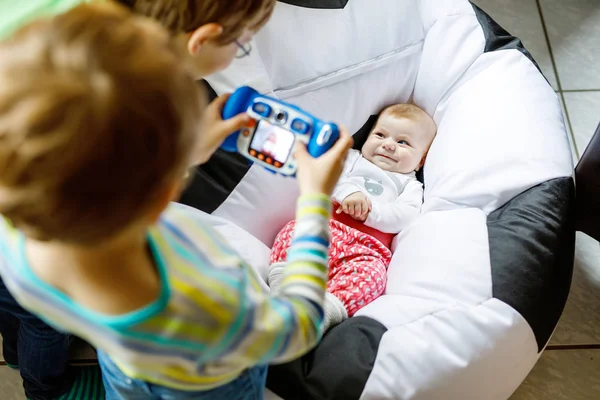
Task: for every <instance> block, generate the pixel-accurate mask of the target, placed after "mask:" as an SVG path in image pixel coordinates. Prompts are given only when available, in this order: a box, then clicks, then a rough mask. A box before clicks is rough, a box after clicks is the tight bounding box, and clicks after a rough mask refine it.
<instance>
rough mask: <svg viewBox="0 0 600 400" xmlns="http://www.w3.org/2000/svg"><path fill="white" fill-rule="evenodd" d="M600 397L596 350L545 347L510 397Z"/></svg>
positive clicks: (524, 399) (523, 399)
mask: <svg viewBox="0 0 600 400" xmlns="http://www.w3.org/2000/svg"><path fill="white" fill-rule="evenodd" d="M597 399H600V350H559V351H553V350H548V351H546V352H544V354H542V357H541V358H540V360H539V361H538V363H537V364H536V366H535V367H534V369H533V370H532V371H531V373H530V374H529V376H528V377H527V379H526V380H525V382H523V384H522V385H521V386H520V387H519V389H517V391H516V392H515V393H514V394H513V396H512V397H511V398H510V400H597Z"/></svg>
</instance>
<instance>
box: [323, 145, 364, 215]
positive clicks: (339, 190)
mask: <svg viewBox="0 0 600 400" xmlns="http://www.w3.org/2000/svg"><path fill="white" fill-rule="evenodd" d="M359 158H360V152H358V151H357V150H350V151H349V152H348V157H347V158H346V162H345V163H344V169H343V170H342V173H341V175H340V179H339V180H338V183H337V185H336V186H335V188H334V189H333V194H332V195H331V198H332V199H333V200H334V201H335V202H336V203H338V204H342V201H344V199H345V198H346V197H348V196H350V195H351V194H352V193H356V192H362V193H364V194H365V195H367V193H366V192H365V190H364V189H363V188H361V187H360V186H359V185H358V184H356V183H354V182H352V181H351V180H350V179H348V174H349V173H350V171H352V168H353V167H354V164H356V162H357V161H358V159H359Z"/></svg>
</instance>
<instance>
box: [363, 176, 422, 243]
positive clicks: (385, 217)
mask: <svg viewBox="0 0 600 400" xmlns="http://www.w3.org/2000/svg"><path fill="white" fill-rule="evenodd" d="M422 204H423V185H422V184H421V182H419V181H417V180H411V181H410V182H409V183H408V184H407V185H406V187H405V188H404V191H403V192H402V193H401V194H400V196H398V198H397V199H396V201H395V202H394V203H391V204H390V203H387V204H373V205H372V209H371V212H370V213H369V216H368V217H367V219H366V221H365V225H367V226H370V227H371V228H374V229H377V230H379V231H381V232H385V233H399V232H400V231H402V230H403V229H404V228H406V227H407V226H408V225H410V224H411V223H412V222H413V221H414V220H415V219H416V218H417V217H418V216H419V213H420V212H421V205H422Z"/></svg>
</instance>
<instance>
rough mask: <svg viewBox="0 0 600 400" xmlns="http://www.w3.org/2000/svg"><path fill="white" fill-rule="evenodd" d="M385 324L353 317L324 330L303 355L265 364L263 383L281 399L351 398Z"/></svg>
mask: <svg viewBox="0 0 600 400" xmlns="http://www.w3.org/2000/svg"><path fill="white" fill-rule="evenodd" d="M386 331H387V329H386V327H385V326H383V325H382V324H380V323H379V322H377V321H375V320H374V319H371V318H367V317H353V318H350V319H347V320H346V321H344V322H343V323H341V324H340V325H338V326H336V327H334V328H333V329H331V330H330V331H329V332H327V333H326V334H325V336H324V337H323V340H322V341H321V343H320V344H319V345H318V346H317V347H316V348H315V349H314V350H312V351H311V352H309V353H308V354H306V355H304V356H303V357H301V358H299V359H297V360H295V361H292V362H290V363H287V364H282V365H274V366H271V367H270V368H269V374H268V375H267V387H268V388H269V389H271V390H272V391H273V392H274V393H276V394H277V395H279V396H280V397H282V398H284V399H285V400H354V399H358V398H359V397H360V395H361V394H362V392H363V389H364V387H365V384H366V383H367V379H368V378H369V375H370V374H371V370H372V369H373V365H374V364H375V357H376V356H377V349H378V348H379V342H380V341H381V337H382V336H383V334H384V333H385V332H386Z"/></svg>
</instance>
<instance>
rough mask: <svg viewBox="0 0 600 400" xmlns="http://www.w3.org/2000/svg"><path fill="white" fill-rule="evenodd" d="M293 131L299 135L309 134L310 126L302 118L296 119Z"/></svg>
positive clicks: (293, 123)
mask: <svg viewBox="0 0 600 400" xmlns="http://www.w3.org/2000/svg"><path fill="white" fill-rule="evenodd" d="M292 129H293V130H294V131H296V132H298V133H306V132H308V124H307V123H306V122H305V121H303V120H301V119H300V118H296V119H295V120H293V121H292Z"/></svg>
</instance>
